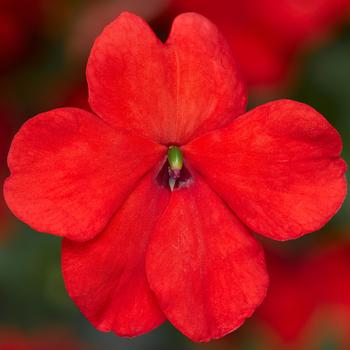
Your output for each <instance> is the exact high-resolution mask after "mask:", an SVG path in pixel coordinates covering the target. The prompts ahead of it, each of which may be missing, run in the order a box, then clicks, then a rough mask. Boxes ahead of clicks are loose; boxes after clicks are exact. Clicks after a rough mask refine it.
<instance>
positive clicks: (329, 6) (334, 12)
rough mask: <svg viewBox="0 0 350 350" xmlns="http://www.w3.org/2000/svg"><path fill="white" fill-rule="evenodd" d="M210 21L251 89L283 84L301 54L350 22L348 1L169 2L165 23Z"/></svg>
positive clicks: (164, 16)
mask: <svg viewBox="0 0 350 350" xmlns="http://www.w3.org/2000/svg"><path fill="white" fill-rule="evenodd" d="M186 11H195V12H198V13H200V14H203V15H205V16H207V17H208V18H209V19H211V20H212V21H214V23H215V24H217V25H218V26H219V28H220V29H221V30H222V31H223V33H224V35H225V37H226V38H227V40H228V41H229V43H230V44H231V46H232V49H233V51H234V54H235V57H236V58H237V60H238V63H239V64H240V66H241V68H242V71H243V74H244V78H245V79H246V81H247V82H248V84H249V86H254V87H256V86H266V85H276V84H280V83H283V82H284V81H285V80H286V79H288V78H289V76H290V75H291V74H290V72H291V71H292V70H293V66H294V63H295V61H296V59H297V56H298V54H299V53H300V52H301V51H303V50H304V49H305V47H306V46H307V45H310V44H311V45H312V44H313V43H315V42H316V41H317V40H318V39H319V38H320V37H321V36H323V35H329V32H330V31H331V30H332V29H334V27H335V26H336V25H337V24H338V22H339V21H341V20H342V19H343V18H345V15H346V12H347V11H350V2H349V0H307V1H305V0H293V1H291V0H244V1H242V0H217V1H212V0H170V1H169V6H168V9H167V11H166V12H165V13H164V15H163V16H162V19H161V20H160V22H163V23H164V22H165V23H167V22H171V19H172V18H173V17H174V16H175V15H177V14H179V13H182V12H186Z"/></svg>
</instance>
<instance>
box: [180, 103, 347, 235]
mask: <svg viewBox="0 0 350 350" xmlns="http://www.w3.org/2000/svg"><path fill="white" fill-rule="evenodd" d="M341 148H342V143H341V139H340V136H339V134H338V133H337V131H336V130H335V129H334V128H333V127H332V126H331V125H330V124H329V123H328V122H327V121H326V120H325V119H324V118H323V117H322V116H321V115H320V114H319V113H317V112H316V111H315V110H314V109H312V108H311V107H309V106H307V105H304V104H302V103H298V102H293V101H289V100H280V101H276V102H271V103H268V104H265V105H262V106H260V107H257V108H255V109H254V110H252V111H250V112H249V113H247V114H245V115H243V116H242V117H240V118H238V119H236V120H235V121H234V122H233V123H232V124H231V125H230V126H229V127H227V128H224V129H222V130H219V131H215V132H213V133H209V134H208V135H206V136H203V137H200V138H198V139H197V140H195V141H193V142H192V143H190V144H189V145H186V146H185V147H184V152H185V158H186V159H187V160H188V161H189V162H190V163H191V165H192V166H194V167H195V168H196V169H197V170H198V171H199V172H200V173H201V174H202V176H204V178H205V180H206V181H207V182H208V183H209V184H210V185H211V186H212V187H213V188H214V189H215V191H217V192H218V193H219V194H220V196H222V198H224V199H225V201H226V202H227V203H228V204H229V205H230V207H231V208H232V209H233V210H234V212H235V213H236V214H237V215H238V216H239V217H240V219H241V220H242V221H243V222H244V223H246V224H247V225H248V226H249V227H250V228H251V229H253V230H254V231H256V232H258V233H261V234H263V235H266V236H268V237H271V238H274V239H278V240H285V239H291V238H296V237H298V236H301V235H303V234H305V233H308V232H311V231H315V230H317V229H319V228H321V227H322V226H323V225H324V224H325V223H326V222H327V221H328V220H329V219H330V218H331V217H332V216H333V215H334V214H335V213H336V212H337V210H338V209H339V208H340V206H341V204H342V202H343V200H344V197H345V194H346V180H345V177H344V173H345V170H346V165H345V163H344V161H343V160H342V159H341V158H340V156H339V154H340V152H341Z"/></svg>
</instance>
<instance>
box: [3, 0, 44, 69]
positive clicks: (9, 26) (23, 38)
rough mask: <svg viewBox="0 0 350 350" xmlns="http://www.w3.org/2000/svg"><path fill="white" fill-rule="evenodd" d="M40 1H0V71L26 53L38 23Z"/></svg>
mask: <svg viewBox="0 0 350 350" xmlns="http://www.w3.org/2000/svg"><path fill="white" fill-rule="evenodd" d="M40 12H41V11H40V1H38V0H0V47H1V49H0V70H1V71H3V70H4V69H6V68H8V66H9V65H11V64H13V63H14V62H17V60H18V59H19V58H20V57H21V56H22V55H23V54H24V53H25V52H26V50H27V49H28V48H29V46H30V41H31V40H32V39H33V35H34V33H35V31H36V29H37V27H38V22H39V21H40V17H41V13H40Z"/></svg>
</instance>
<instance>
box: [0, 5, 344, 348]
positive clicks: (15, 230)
mask: <svg viewBox="0 0 350 350" xmlns="http://www.w3.org/2000/svg"><path fill="white" fill-rule="evenodd" d="M124 10H128V11H132V12H135V13H137V14H139V15H141V16H142V17H144V18H145V19H146V20H147V21H148V22H149V23H150V24H151V26H152V27H153V29H154V30H155V31H156V32H157V34H158V35H159V37H160V38H161V39H162V40H166V37H167V35H168V32H169V29H170V26H171V22H172V20H173V18H174V17H175V16H176V15H177V14H179V13H181V12H188V11H195V12H198V13H201V14H203V15H205V16H207V17H209V18H210V19H211V20H212V21H214V22H215V23H216V24H217V25H218V26H219V28H220V29H221V30H222V31H223V33H224V34H225V36H226V38H227V40H228V41H229V43H230V44H231V46H232V50H233V52H234V54H235V56H236V58H237V61H238V63H239V65H240V67H241V71H242V74H243V75H244V77H245V79H246V81H247V84H248V89H249V108H251V107H253V106H255V105H258V104H261V103H264V102H267V101H270V100H273V99H278V98H282V97H283V98H291V99H296V100H298V101H302V102H305V103H307V104H310V105H311V106H313V107H315V108H316V109H318V110H319V111H320V112H321V113H322V114H323V115H324V116H326V118H327V119H328V120H329V121H330V122H331V123H332V124H333V125H334V126H335V127H336V128H337V129H338V130H339V132H340V134H341V135H342V137H343V141H344V152H343V156H344V157H345V159H346V160H347V161H348V162H349V161H350V0H215V1H211V0H0V162H1V163H0V177H1V182H2V181H3V179H4V178H5V177H6V176H7V173H8V170H7V166H6V155H7V151H8V148H9V144H10V142H11V138H12V137H13V135H14V133H15V132H16V130H18V128H19V127H20V125H21V124H22V123H23V122H24V121H25V120H27V119H28V118H30V117H32V116H34V115H36V114H38V113H39V112H43V111H46V110H50V109H53V108H57V107H63V106H76V107H82V108H89V106H88V103H87V91H86V84H85V72H84V71H85V66H86V62H87V58H88V55H89V51H90V48H91V45H92V43H93V40H94V38H96V36H97V35H98V34H99V33H100V31H101V30H102V28H103V27H104V26H105V25H106V24H107V23H108V22H110V21H111V20H113V19H114V18H115V17H116V16H117V15H118V14H119V13H120V12H121V11H124ZM315 176H317V174H315ZM258 239H259V240H260V241H261V242H262V244H263V245H264V247H265V250H266V258H267V263H268V268H269V271H270V276H271V286H270V289H269V292H268V295H267V298H266V300H265V302H264V303H263V304H262V306H261V307H260V308H259V309H258V310H257V312H256V313H255V315H254V316H253V317H252V318H251V319H249V320H248V321H247V322H246V323H245V324H244V325H243V326H242V327H241V328H240V329H238V330H237V331H235V332H234V333H232V334H231V335H229V336H227V337H225V338H224V339H222V340H220V341H214V342H211V343H209V344H194V343H191V342H190V341H188V340H187V339H186V338H185V337H184V336H183V335H181V334H180V333H178V332H177V331H176V330H175V329H174V328H173V327H172V326H171V325H169V324H165V325H163V326H162V327H160V328H159V329H157V330H155V331H153V332H151V333H149V334H146V335H144V336H141V337H138V338H134V339H122V338H118V337H117V336H115V335H113V334H103V333H100V332H98V331H96V330H95V329H94V328H93V327H92V326H91V325H90V324H89V323H88V321H86V320H85V319H84V317H83V316H82V315H81V314H80V312H79V310H78V309H77V308H76V307H75V306H74V305H73V302H72V301H71V300H70V299H69V297H68V295H67V293H66V291H65V288H64V285H63V281H62V277H61V272H60V239H58V238H55V237H53V236H46V235H43V234H39V233H36V232H33V231H32V230H31V229H29V228H28V227H27V226H26V225H24V224H22V223H20V222H19V221H18V220H16V218H15V217H14V216H13V215H12V214H11V213H9V211H8V210H7V209H6V206H5V205H4V203H3V199H1V200H0V350H27V349H29V350H32V349H33V350H37V349H39V350H51V349H53V350H56V349H57V350H59V349H68V350H70V349H72V350H74V349H81V350H89V349H90V350H94V349H102V350H105V349H106V350H110V349H113V350H118V349H133V350H148V349H150V350H151V349H152V350H157V349H169V350H172V349H174V350H186V349H198V350H200V349H203V350H204V349H213V350H220V349H243V350H245V349H247V350H248V349H249V350H265V349H269V350H270V349H311V350H313V349H315V350H316V349H322V350H331V349H350V200H349V199H348V200H347V201H346V202H345V204H344V206H343V207H342V209H341V210H340V212H339V213H338V214H337V216H336V217H335V218H334V219H333V220H332V221H331V222H330V223H329V224H328V225H327V226H326V227H325V228H324V229H323V230H322V231H320V232H317V233H314V234H311V235H308V236H306V237H304V238H301V239H298V240H295V241H290V242H284V243H278V242H273V241H271V240H268V239H262V238H260V237H258Z"/></svg>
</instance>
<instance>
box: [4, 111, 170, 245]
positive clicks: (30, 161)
mask: <svg viewBox="0 0 350 350" xmlns="http://www.w3.org/2000/svg"><path fill="white" fill-rule="evenodd" d="M164 152H165V150H164V149H163V147H162V146H159V145H157V144H155V143H153V142H151V141H149V140H146V139H143V138H140V137H136V136H132V135H129V134H127V133H125V132H117V131H115V130H114V129H112V128H111V127H109V126H108V125H107V124H106V123H105V122H103V121H102V120H100V119H99V118H97V117H96V116H94V115H93V114H90V113H88V112H85V111H82V110H79V109H73V108H66V109H57V110H54V111H51V112H47V113H42V114H40V115H38V116H36V117H35V118H32V119H31V120H29V121H28V122H27V123H25V124H24V126H23V127H22V128H21V129H20V131H19V132H18V134H17V135H16V136H15V138H14V141H13V143H12V146H11V149H10V153H9V157H8V164H9V168H10V171H11V176H10V177H9V178H8V179H7V181H6V183H5V186H4V195H5V199H6V202H7V204H8V206H9V207H10V208H11V210H12V211H13V213H15V215H16V216H18V217H19V218H20V219H21V220H22V221H24V222H26V223H27V224H29V225H30V226H32V227H33V228H35V229H36V230H38V231H43V232H47V233H52V234H56V235H59V236H66V237H68V238H70V239H74V240H79V241H81V240H87V239H90V238H92V237H93V236H95V235H96V234H97V233H99V232H100V231H101V230H102V229H103V228H104V227H105V225H106V224H107V222H108V221H109V219H110V218H111V216H112V215H113V214H114V212H115V211H116V210H117V209H118V207H119V206H120V205H121V204H122V203H123V201H124V200H125V198H126V197H127V195H128V194H129V192H130V191H131V190H132V189H133V188H134V187H135V186H136V184H137V182H138V181H139V180H140V178H141V177H142V176H143V175H144V174H145V173H146V172H147V171H148V170H149V169H150V168H151V167H152V166H154V164H156V163H157V162H158V161H160V160H161V159H162V157H163V156H164Z"/></svg>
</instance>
